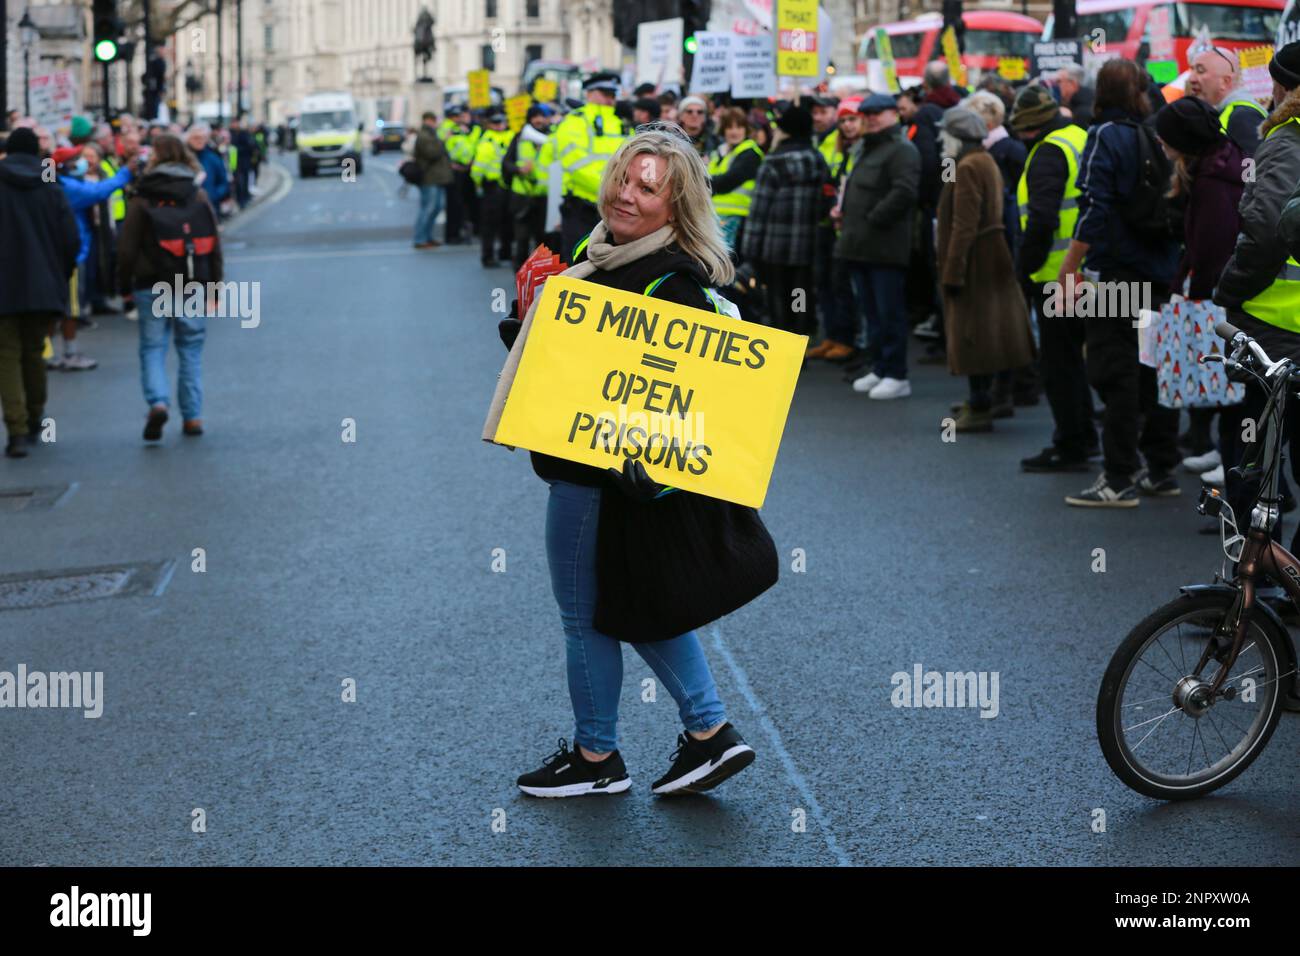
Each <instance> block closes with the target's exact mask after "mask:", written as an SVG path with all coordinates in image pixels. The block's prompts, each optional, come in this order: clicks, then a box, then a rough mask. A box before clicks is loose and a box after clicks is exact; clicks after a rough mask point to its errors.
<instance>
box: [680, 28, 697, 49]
mask: <svg viewBox="0 0 1300 956" xmlns="http://www.w3.org/2000/svg"><path fill="white" fill-rule="evenodd" d="M682 46H684V47H685V48H686V52H687V53H694V52H695V51H696V50H698V49H699V46H700V44H699V43H698V42H697V41H696V39H695V34H694V33H692V34H691V35H690V36H688V37H687V38H686V39H685V40H683V41H682Z"/></svg>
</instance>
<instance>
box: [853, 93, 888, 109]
mask: <svg viewBox="0 0 1300 956" xmlns="http://www.w3.org/2000/svg"><path fill="white" fill-rule="evenodd" d="M896 109H898V101H897V100H895V99H894V98H893V97H892V96H890V95H889V94H888V93H872V94H871V95H870V96H868V97H867V98H865V99H864V100H863V101H862V102H861V103H859V104H858V112H859V113H883V112H884V111H885V110H896Z"/></svg>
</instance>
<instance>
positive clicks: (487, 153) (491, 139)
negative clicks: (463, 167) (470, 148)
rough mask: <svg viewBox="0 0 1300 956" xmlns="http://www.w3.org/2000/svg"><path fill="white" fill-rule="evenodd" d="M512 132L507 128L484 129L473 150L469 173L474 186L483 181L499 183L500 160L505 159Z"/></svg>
mask: <svg viewBox="0 0 1300 956" xmlns="http://www.w3.org/2000/svg"><path fill="white" fill-rule="evenodd" d="M512 136H513V134H512V133H511V132H510V130H508V129H489V130H484V131H483V135H482V136H481V137H479V141H478V149H476V150H475V151H474V165H473V166H471V167H470V171H469V175H470V178H471V179H472V180H474V185H475V186H482V185H483V184H484V183H485V182H488V183H496V184H497V185H500V184H501V160H503V159H505V155H506V150H507V149H509V148H510V139H511V137H512Z"/></svg>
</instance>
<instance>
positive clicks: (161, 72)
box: [143, 50, 167, 119]
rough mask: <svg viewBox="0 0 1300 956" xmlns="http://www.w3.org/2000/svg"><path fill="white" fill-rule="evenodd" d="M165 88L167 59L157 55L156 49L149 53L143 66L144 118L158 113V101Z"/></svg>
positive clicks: (150, 117)
mask: <svg viewBox="0 0 1300 956" xmlns="http://www.w3.org/2000/svg"><path fill="white" fill-rule="evenodd" d="M166 88H167V61H166V60H164V59H163V58H162V57H161V56H159V55H158V52H157V50H155V51H154V52H152V53H150V54H149V57H148V59H147V60H146V61H145V67H144V110H143V116H144V118H145V119H153V118H154V117H156V116H157V115H158V102H159V100H160V99H161V98H162V95H163V91H164V90H165V89H166Z"/></svg>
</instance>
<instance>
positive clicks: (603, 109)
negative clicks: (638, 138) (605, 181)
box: [555, 103, 627, 203]
mask: <svg viewBox="0 0 1300 956" xmlns="http://www.w3.org/2000/svg"><path fill="white" fill-rule="evenodd" d="M625 139H627V131H626V130H625V129H624V128H623V121H622V120H621V119H619V118H618V115H617V114H616V113H615V112H614V107H612V106H601V105H599V104H596V103H588V104H586V105H585V106H583V107H581V108H580V109H576V110H574V111H573V112H572V113H570V114H569V115H568V116H566V117H565V118H564V119H563V120H562V121H561V123H560V125H559V126H558V127H557V128H556V130H555V155H556V157H557V158H558V159H559V161H560V164H561V165H562V166H563V167H564V194H565V195H566V196H570V195H572V196H577V197H578V198H579V199H583V200H586V201H587V202H590V203H594V202H597V201H598V200H599V199H600V178H601V176H602V175H604V173H605V166H606V165H607V164H608V163H609V161H610V159H612V158H613V156H614V153H615V152H616V151H617V150H618V148H619V146H621V145H623V141H624V140H625Z"/></svg>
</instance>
